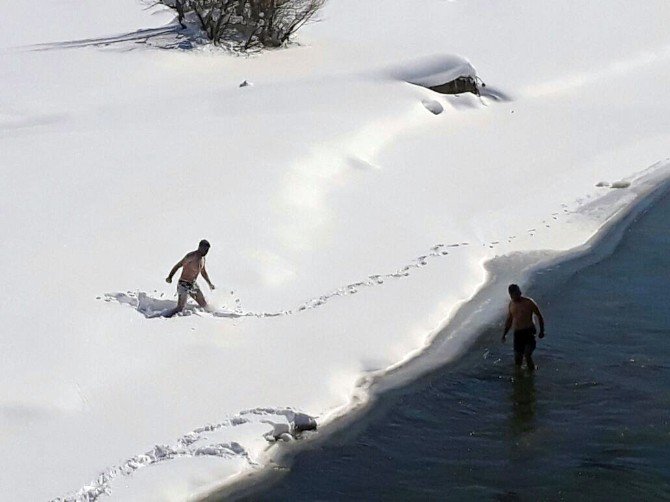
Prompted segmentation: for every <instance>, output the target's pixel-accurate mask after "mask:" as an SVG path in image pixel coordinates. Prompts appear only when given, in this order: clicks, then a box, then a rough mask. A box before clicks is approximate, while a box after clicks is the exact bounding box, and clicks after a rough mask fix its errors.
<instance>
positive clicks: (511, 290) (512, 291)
mask: <svg viewBox="0 0 670 502" xmlns="http://www.w3.org/2000/svg"><path fill="white" fill-rule="evenodd" d="M507 291H508V292H509V294H510V295H513V294H516V295H520V294H521V288H520V287H519V286H518V285H516V284H510V285H509V287H508V288H507Z"/></svg>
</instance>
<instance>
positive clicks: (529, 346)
mask: <svg viewBox="0 0 670 502" xmlns="http://www.w3.org/2000/svg"><path fill="white" fill-rule="evenodd" d="M535 333H537V331H536V329H535V326H531V327H530V328H524V329H519V330H516V331H515V332H514V352H518V353H520V354H523V353H525V352H526V351H529V352H533V351H534V350H535V345H536V342H535Z"/></svg>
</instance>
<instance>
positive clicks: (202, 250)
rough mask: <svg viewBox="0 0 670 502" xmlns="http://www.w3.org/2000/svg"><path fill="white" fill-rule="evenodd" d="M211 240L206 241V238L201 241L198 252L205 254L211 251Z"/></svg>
mask: <svg viewBox="0 0 670 502" xmlns="http://www.w3.org/2000/svg"><path fill="white" fill-rule="evenodd" d="M209 247H210V245H209V242H208V241H206V240H205V239H203V240H201V241H200V244H198V252H199V253H200V254H201V255H202V256H205V255H206V254H207V252H208V251H209Z"/></svg>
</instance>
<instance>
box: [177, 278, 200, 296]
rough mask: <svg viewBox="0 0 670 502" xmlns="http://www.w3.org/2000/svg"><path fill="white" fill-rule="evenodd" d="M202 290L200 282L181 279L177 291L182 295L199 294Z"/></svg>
mask: <svg viewBox="0 0 670 502" xmlns="http://www.w3.org/2000/svg"><path fill="white" fill-rule="evenodd" d="M199 292H200V288H199V287H198V284H197V283H196V282H195V281H193V282H188V281H179V282H178V283H177V293H178V294H180V295H191V296H194V295H197V294H198V293H199Z"/></svg>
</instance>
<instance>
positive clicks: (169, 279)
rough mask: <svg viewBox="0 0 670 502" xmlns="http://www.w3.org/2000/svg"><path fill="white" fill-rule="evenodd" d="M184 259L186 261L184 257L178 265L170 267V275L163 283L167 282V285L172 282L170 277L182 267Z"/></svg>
mask: <svg viewBox="0 0 670 502" xmlns="http://www.w3.org/2000/svg"><path fill="white" fill-rule="evenodd" d="M185 259H186V258H185V257H184V258H182V259H181V260H179V263H177V264H176V265H175V266H174V267H172V270H170V273H169V274H168V276H167V278H166V279H165V282H167V283H168V284H170V283H171V282H172V277H173V276H174V275H175V274H176V273H177V270H179V269H180V268H181V267H182V266H183V265H184V260H185Z"/></svg>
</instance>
